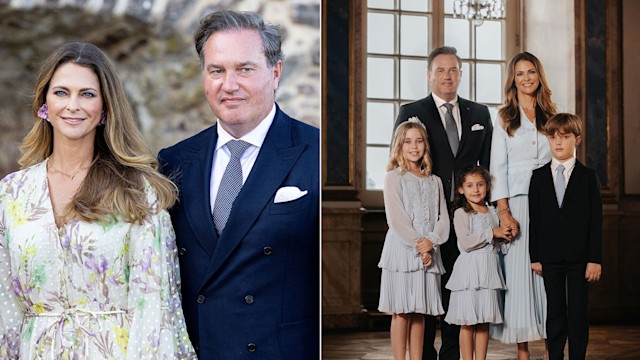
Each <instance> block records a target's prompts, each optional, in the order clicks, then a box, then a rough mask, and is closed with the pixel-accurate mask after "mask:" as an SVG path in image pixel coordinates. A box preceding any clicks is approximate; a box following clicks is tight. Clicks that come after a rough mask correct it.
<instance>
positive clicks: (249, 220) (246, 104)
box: [159, 11, 320, 360]
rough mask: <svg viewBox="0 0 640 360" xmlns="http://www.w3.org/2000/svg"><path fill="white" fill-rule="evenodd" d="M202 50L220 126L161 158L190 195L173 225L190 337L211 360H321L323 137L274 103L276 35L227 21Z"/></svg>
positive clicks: (214, 19) (214, 18)
mask: <svg viewBox="0 0 640 360" xmlns="http://www.w3.org/2000/svg"><path fill="white" fill-rule="evenodd" d="M194 40H195V46H196V51H197V52H198V55H199V58H200V65H201V68H202V71H203V76H204V90H205V95H206V99H207V102H208V103H209V106H210V107H211V109H212V110H213V113H214V114H215V116H216V117H217V119H218V121H217V124H216V125H214V126H212V127H210V128H208V129H206V130H204V131H202V132H201V133H199V134H197V135H195V136H193V137H191V138H189V139H186V140H184V141H182V142H180V143H178V144H176V145H174V146H172V147H170V148H167V149H164V150H162V151H161V152H160V154H159V159H160V163H161V166H162V171H163V172H164V173H165V174H167V175H169V176H172V178H173V179H174V181H175V182H176V184H177V186H178V188H179V191H180V197H179V203H178V205H176V206H175V207H174V208H173V209H172V210H171V211H170V213H171V218H172V221H173V225H174V228H175V231H176V236H177V247H178V254H179V259H180V266H181V269H180V270H181V277H182V301H183V307H184V315H185V319H186V322H187V330H188V332H189V336H190V338H191V341H192V342H193V344H194V347H195V348H196V351H197V352H198V353H199V358H200V359H205V360H207V359H248V358H256V359H296V360H297V359H317V358H319V351H320V349H319V347H320V346H319V327H320V322H319V312H320V310H319V297H320V293H319V267H320V263H319V261H320V257H319V246H320V243H319V233H320V232H319V190H320V185H319V168H320V162H319V131H318V130H317V129H316V128H314V127H312V126H309V125H306V124H303V123H301V122H299V121H297V120H294V119H292V118H290V117H289V116H287V115H286V114H285V113H284V112H282V111H281V110H280V108H279V107H278V105H277V104H276V103H275V91H276V89H277V88H278V82H279V80H280V76H281V74H282V56H283V55H282V50H281V38H280V34H279V32H278V28H277V27H276V26H274V25H271V24H265V23H264V22H263V20H262V18H261V17H260V16H259V15H257V14H253V13H240V12H233V11H220V12H216V13H213V14H210V15H208V16H206V17H204V18H203V19H202V20H201V22H200V26H199V28H198V29H197V30H196V33H195V37H194ZM237 140H240V143H242V144H244V145H243V146H244V148H243V151H244V152H240V153H239V154H240V155H233V154H234V150H233V146H232V144H233V143H238V142H237ZM245 148H246V149H245ZM234 156H235V157H234ZM234 158H235V159H236V160H234ZM238 158H239V163H238V165H237V166H232V164H233V163H234V161H236V163H237V161H238ZM232 167H234V168H235V171H233V170H230V169H231V168H232ZM240 168H241V171H240ZM227 172H229V173H235V174H236V175H227ZM229 179H236V182H241V184H235V185H234V184H232V185H229V182H231V183H233V181H232V180H231V181H230V180H229ZM236 185H237V187H240V190H239V192H237V197H235V196H236V195H235V193H234V191H230V190H227V189H230V188H232V187H233V186H236ZM220 189H222V190H220ZM218 190H220V191H218ZM232 194H233V195H232ZM234 197H235V200H234ZM217 200H218V201H217ZM224 202H227V205H228V206H227V211H226V214H225V215H224V216H222V218H223V219H224V218H227V216H228V219H227V220H226V221H224V220H219V219H221V215H220V214H222V213H224V211H223V210H221V209H223V208H225V206H224V205H221V206H220V207H218V204H219V203H224ZM229 208H230V210H228V209H229Z"/></svg>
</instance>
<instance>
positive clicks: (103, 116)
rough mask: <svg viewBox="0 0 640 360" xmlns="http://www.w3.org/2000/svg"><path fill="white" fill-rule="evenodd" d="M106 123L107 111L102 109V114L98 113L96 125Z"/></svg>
mask: <svg viewBox="0 0 640 360" xmlns="http://www.w3.org/2000/svg"><path fill="white" fill-rule="evenodd" d="M106 123H107V112H106V111H103V112H102V115H100V122H99V123H98V125H104V124H106Z"/></svg>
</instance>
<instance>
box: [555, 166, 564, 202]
mask: <svg viewBox="0 0 640 360" xmlns="http://www.w3.org/2000/svg"><path fill="white" fill-rule="evenodd" d="M555 187H556V198H558V206H562V199H563V198H564V191H565V189H566V187H567V185H566V184H565V181H564V165H562V164H560V165H558V167H557V168H556V183H555Z"/></svg>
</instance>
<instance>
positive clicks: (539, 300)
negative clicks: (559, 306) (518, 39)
mask: <svg viewBox="0 0 640 360" xmlns="http://www.w3.org/2000/svg"><path fill="white" fill-rule="evenodd" d="M507 68H508V72H507V79H506V81H505V85H504V94H505V103H504V105H503V106H502V107H501V108H500V110H499V112H498V115H499V117H498V120H497V123H496V126H494V128H493V137H492V141H491V162H490V170H491V175H492V176H493V177H494V182H493V189H492V190H491V198H492V201H497V205H498V214H499V217H500V226H501V227H502V226H507V227H509V228H510V229H511V235H512V238H513V240H512V241H511V242H510V243H509V244H508V245H507V247H508V252H507V253H506V254H505V255H504V276H505V280H506V283H507V291H506V293H505V299H504V323H503V324H502V325H496V326H492V327H491V336H492V337H494V338H497V339H499V340H500V341H502V342H504V343H517V344H518V359H519V360H521V359H528V358H529V349H528V342H529V341H534V340H539V339H541V338H546V331H545V321H546V316H547V315H546V308H547V301H546V296H545V291H544V283H543V280H542V277H541V276H539V275H537V274H535V273H534V272H533V271H532V269H531V260H530V257H529V229H528V227H529V202H528V198H527V194H528V192H529V181H530V179H531V173H532V171H533V170H534V169H537V168H539V167H541V166H543V165H544V164H546V163H548V162H549V161H550V160H551V150H550V149H549V145H548V144H547V140H546V137H545V135H544V125H545V124H546V122H547V119H549V118H550V117H551V116H553V115H554V114H555V113H556V107H555V105H554V104H553V102H552V101H551V90H549V85H548V84H547V80H546V77H545V74H544V69H543V67H542V63H541V62H540V60H538V58H536V57H535V56H534V55H533V54H531V53H528V52H523V53H520V54H517V55H516V56H514V57H513V58H512V59H511V61H510V62H509V65H508V66H507Z"/></svg>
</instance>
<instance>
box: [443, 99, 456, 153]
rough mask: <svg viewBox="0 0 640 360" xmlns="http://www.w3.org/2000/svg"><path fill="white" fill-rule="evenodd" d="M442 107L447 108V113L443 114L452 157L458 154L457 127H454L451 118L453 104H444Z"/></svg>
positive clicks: (454, 122) (454, 121) (453, 121)
mask: <svg viewBox="0 0 640 360" xmlns="http://www.w3.org/2000/svg"><path fill="white" fill-rule="evenodd" d="M444 107H446V108H447V112H446V113H445V114H444V124H445V130H447V138H448V139H449V146H451V152H452V153H453V156H456V154H457V153H458V145H459V144H460V139H459V138H458V127H457V126H456V120H455V119H454V118H453V112H451V110H452V109H453V104H450V103H445V104H444Z"/></svg>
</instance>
